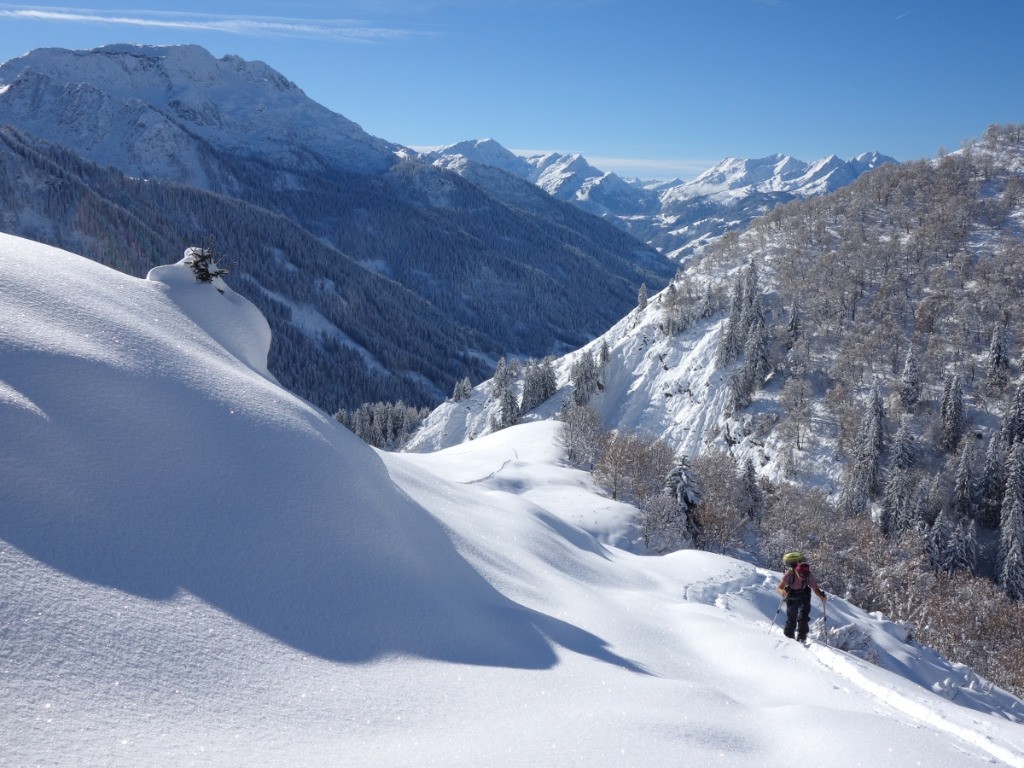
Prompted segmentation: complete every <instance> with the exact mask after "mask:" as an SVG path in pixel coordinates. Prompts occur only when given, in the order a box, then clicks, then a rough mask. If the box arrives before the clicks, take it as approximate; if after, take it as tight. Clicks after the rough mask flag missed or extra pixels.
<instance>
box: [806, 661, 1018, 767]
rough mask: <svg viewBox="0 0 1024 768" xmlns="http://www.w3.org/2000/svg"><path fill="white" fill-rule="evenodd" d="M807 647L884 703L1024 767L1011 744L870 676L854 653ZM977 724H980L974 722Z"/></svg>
mask: <svg viewBox="0 0 1024 768" xmlns="http://www.w3.org/2000/svg"><path fill="white" fill-rule="evenodd" d="M808 650H809V651H811V653H813V654H814V656H815V658H816V659H817V660H818V661H819V662H820V663H821V664H822V665H824V666H826V667H828V668H829V669H831V670H832V671H833V672H835V673H836V674H837V675H839V676H841V677H842V678H844V679H845V680H847V681H849V682H850V683H852V684H853V685H856V686H857V687H858V688H860V689H861V690H863V691H865V692H866V693H869V694H871V695H872V696H874V697H875V699H877V700H878V701H880V702H882V703H883V704H886V705H887V706H889V707H891V708H893V709H895V710H897V711H898V712H901V713H903V714H904V715H908V716H910V717H912V718H914V719H915V720H918V721H920V722H922V723H924V724H925V725H928V726H930V727H932V728H935V729H937V730H941V731H944V732H945V733H948V734H950V735H952V736H955V737H957V738H958V739H960V740H961V741H964V742H966V743H968V744H970V745H972V746H974V747H977V748H978V749H981V750H984V751H985V752H987V753H988V754H989V755H991V756H992V757H993V758H995V759H996V760H999V761H1000V762H1002V763H1005V764H1006V765H1010V766H1013V768H1024V754H1021V753H1020V752H1018V751H1017V750H1015V749H1013V748H1012V747H1009V746H1003V745H1000V744H996V743H995V742H994V741H993V740H992V738H991V737H990V736H986V735H984V734H981V733H978V732H977V731H976V730H972V729H971V728H968V727H965V726H963V725H959V724H957V723H954V722H950V720H948V719H947V718H946V717H945V716H944V715H943V714H942V713H941V712H939V711H937V710H935V709H933V708H931V707H929V706H928V705H927V703H925V702H923V701H921V700H918V699H915V698H913V697H911V696H908V695H906V694H904V693H900V692H899V691H897V690H895V689H894V688H890V687H888V686H886V685H884V684H882V683H878V682H876V681H874V680H871V679H870V678H869V677H868V676H867V675H865V674H864V673H863V672H862V671H861V669H859V668H858V667H859V665H860V664H867V662H865V661H861V660H859V659H858V660H856V661H855V660H854V658H853V657H851V656H849V655H848V654H845V653H843V652H842V651H839V650H836V649H834V648H829V647H826V646H823V645H820V644H819V643H816V642H815V643H811V644H810V645H809V646H808ZM975 725H977V724H976V723H975Z"/></svg>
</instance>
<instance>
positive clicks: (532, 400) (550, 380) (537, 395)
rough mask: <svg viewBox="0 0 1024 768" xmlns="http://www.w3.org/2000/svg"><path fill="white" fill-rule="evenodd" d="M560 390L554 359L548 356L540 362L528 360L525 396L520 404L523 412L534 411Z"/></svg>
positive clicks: (524, 385) (525, 368) (524, 382)
mask: <svg viewBox="0 0 1024 768" xmlns="http://www.w3.org/2000/svg"><path fill="white" fill-rule="evenodd" d="M557 391H558V379H557V376H556V374H555V369H554V365H553V364H552V359H551V358H550V357H546V358H544V359H543V360H541V361H540V362H537V361H536V360H527V362H526V366H525V367H524V368H523V397H522V401H521V403H520V405H519V410H520V411H521V412H522V413H527V412H529V411H532V410H533V409H534V408H536V407H537V406H538V405H540V404H541V403H543V402H545V401H546V400H548V399H549V398H550V397H552V396H553V395H554V394H555V393H556V392H557Z"/></svg>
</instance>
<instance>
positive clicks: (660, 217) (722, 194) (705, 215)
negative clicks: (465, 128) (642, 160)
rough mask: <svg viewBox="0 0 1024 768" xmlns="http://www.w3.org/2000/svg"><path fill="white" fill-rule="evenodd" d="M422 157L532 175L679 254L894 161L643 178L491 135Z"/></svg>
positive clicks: (747, 167)
mask: <svg viewBox="0 0 1024 768" xmlns="http://www.w3.org/2000/svg"><path fill="white" fill-rule="evenodd" d="M423 157H424V159H426V160H429V161H430V162H433V163H434V164H435V165H437V166H439V167H443V168H447V169H449V170H452V171H455V172H457V173H461V174H463V175H468V174H470V173H471V169H472V166H473V165H485V166H490V167H494V168H500V169H501V170H503V171H506V172H508V173H512V174H515V175H517V176H520V177H521V178H524V179H528V180H529V181H531V182H533V183H535V184H537V186H539V187H540V188H541V189H543V190H545V191H546V192H548V193H549V194H550V195H551V196H553V197H555V198H557V199H559V200H564V201H566V202H571V203H574V204H575V205H577V206H579V207H580V208H582V209H584V210H586V211H589V212H591V213H594V214H596V215H599V216H602V217H604V218H607V219H608V220H610V221H613V222H616V223H617V224H618V225H619V226H621V227H622V228H623V229H625V230H626V231H628V232H631V233H632V234H634V235H636V236H637V237H639V238H640V239H642V240H644V241H645V242H649V243H651V244H652V245H656V246H657V247H658V248H659V249H660V250H662V252H664V253H666V254H668V255H670V256H672V257H673V258H676V259H683V258H685V257H688V256H690V255H692V254H693V253H694V252H695V251H699V250H700V249H702V248H704V247H706V246H707V245H708V244H709V243H710V242H713V241H714V239H716V238H717V237H719V236H721V235H722V234H724V233H725V232H727V231H730V230H734V229H739V228H742V227H743V226H744V225H746V224H747V223H749V222H750V221H751V220H752V219H753V218H754V217H756V216H760V215H763V214H764V213H767V212H768V211H769V210H771V208H773V207H774V206H776V205H778V204H779V203H783V202H789V201H791V200H794V199H800V198H807V197H811V196H814V195H821V194H826V193H828V192H831V191H833V190H836V189H839V188H840V187H842V186H844V185H846V184H849V183H850V182H852V181H854V180H855V179H856V178H857V177H858V176H860V175H861V174H862V173H865V172H867V171H869V170H871V169H873V168H877V167H878V166H880V165H883V164H885V163H891V162H895V161H894V160H893V159H892V158H890V157H887V156H885V155H882V154H879V153H878V152H867V153H864V154H861V155H858V156H857V157H854V158H852V159H850V160H841V159H840V158H838V157H836V156H834V155H833V156H830V157H826V158H823V159H821V160H818V161H816V162H813V163H805V162H803V161H801V160H797V159H795V158H792V157H789V156H785V155H772V156H770V157H765V158H758V159H741V158H726V159H725V160H723V161H721V162H720V163H718V164H717V165H715V166H714V167H712V168H709V169H708V170H707V171H705V172H704V173H702V174H701V175H700V176H698V177H697V178H696V179H693V180H691V181H681V180H679V179H674V180H671V181H643V180H639V179H623V178H622V177H620V176H618V175H616V174H614V173H607V172H604V171H601V170H599V169H598V168H595V167H594V166H593V165H591V164H590V163H589V162H588V161H587V160H586V158H584V157H583V156H582V155H579V154H569V155H562V154H558V153H551V154H544V155H535V156H530V157H520V156H518V155H516V154H514V153H513V152H510V151H509V150H507V149H505V148H504V147H502V146H501V145H500V144H498V143H497V142H495V141H494V140H493V139H484V140H481V141H464V142H461V143H459V144H453V145H451V146H447V147H440V148H438V149H436V150H431V151H429V152H425V153H423Z"/></svg>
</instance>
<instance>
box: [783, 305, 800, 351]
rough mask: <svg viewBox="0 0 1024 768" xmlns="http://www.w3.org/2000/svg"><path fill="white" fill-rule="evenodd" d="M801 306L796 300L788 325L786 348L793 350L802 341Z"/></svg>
mask: <svg viewBox="0 0 1024 768" xmlns="http://www.w3.org/2000/svg"><path fill="white" fill-rule="evenodd" d="M800 329H801V326H800V305H799V304H798V303H797V301H796V299H793V304H792V305H791V306H790V308H789V321H788V322H787V323H786V346H787V348H789V349H792V348H793V347H794V346H795V345H796V343H797V342H798V341H799V340H800Z"/></svg>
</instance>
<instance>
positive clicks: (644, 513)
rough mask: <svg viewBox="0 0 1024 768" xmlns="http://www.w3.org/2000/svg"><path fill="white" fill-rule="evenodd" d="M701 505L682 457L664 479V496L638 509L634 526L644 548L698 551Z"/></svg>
mask: <svg viewBox="0 0 1024 768" xmlns="http://www.w3.org/2000/svg"><path fill="white" fill-rule="evenodd" d="M700 503H701V492H700V487H699V485H698V483H697V480H696V478H695V477H694V474H693V472H692V471H691V469H690V464H689V462H688V461H687V459H686V457H685V456H683V457H681V458H680V459H679V463H678V464H677V465H676V466H675V467H673V469H672V470H671V471H670V472H669V473H668V476H667V477H666V478H665V486H664V490H663V492H662V493H661V494H658V495H657V496H655V497H653V498H651V499H649V500H648V501H647V502H646V503H644V504H642V505H641V506H640V512H639V515H638V516H637V525H638V527H639V528H640V532H641V533H642V535H643V538H644V545H645V546H646V547H647V548H648V549H649V550H651V551H652V552H659V553H663V552H671V551H673V550H677V549H687V548H691V547H699V546H700V545H701V542H700V532H701V526H700V519H699V517H698V514H697V512H698V508H699V506H700Z"/></svg>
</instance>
